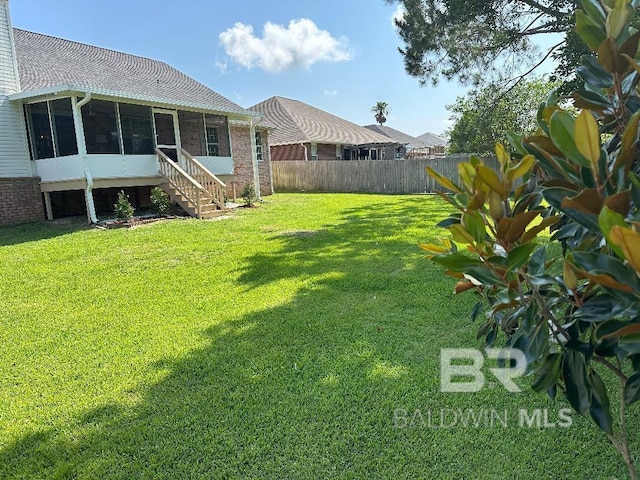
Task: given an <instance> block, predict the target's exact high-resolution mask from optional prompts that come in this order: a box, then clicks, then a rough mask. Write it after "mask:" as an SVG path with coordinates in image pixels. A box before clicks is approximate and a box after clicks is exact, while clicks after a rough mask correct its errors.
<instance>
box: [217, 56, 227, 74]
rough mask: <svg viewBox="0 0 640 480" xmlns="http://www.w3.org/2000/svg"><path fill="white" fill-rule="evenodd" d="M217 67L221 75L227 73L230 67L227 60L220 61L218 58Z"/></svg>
mask: <svg viewBox="0 0 640 480" xmlns="http://www.w3.org/2000/svg"><path fill="white" fill-rule="evenodd" d="M215 65H216V67H217V68H218V70H220V73H222V74H225V73H227V70H228V67H229V65H228V62H227V60H226V59H222V60H220V58H218V57H216V63H215Z"/></svg>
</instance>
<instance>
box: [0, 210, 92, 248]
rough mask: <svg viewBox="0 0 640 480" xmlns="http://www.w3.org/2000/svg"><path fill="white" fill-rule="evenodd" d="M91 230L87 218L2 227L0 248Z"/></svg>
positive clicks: (0, 228) (71, 218)
mask: <svg viewBox="0 0 640 480" xmlns="http://www.w3.org/2000/svg"><path fill="white" fill-rule="evenodd" d="M88 228H90V226H89V225H88V224H87V218H86V217H70V218H62V219H60V220H53V221H50V222H36V223H25V224H23V225H16V226H14V227H0V247H6V246H9V245H17V244H20V243H27V242H37V241H39V240H46V239H49V238H55V237H59V236H61V235H67V234H70V233H74V232H77V231H80V230H86V229H88Z"/></svg>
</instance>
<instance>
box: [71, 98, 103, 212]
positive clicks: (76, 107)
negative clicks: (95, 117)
mask: <svg viewBox="0 0 640 480" xmlns="http://www.w3.org/2000/svg"><path fill="white" fill-rule="evenodd" d="M89 100H91V92H87V93H86V94H85V96H84V98H83V99H82V100H80V101H79V102H78V101H77V100H76V97H75V96H74V97H71V106H72V107H73V123H74V124H75V126H76V142H77V143H78V153H79V154H80V163H81V164H82V171H83V173H84V178H85V179H86V181H87V188H86V189H85V191H84V197H85V200H86V202H87V216H88V217H89V221H90V222H91V223H98V217H97V216H96V206H95V204H94V203H93V177H92V176H91V172H90V171H89V166H88V165H87V162H86V156H87V144H86V142H85V140H84V125H83V123H82V114H81V111H80V109H81V108H82V106H83V105H86V104H87V103H89Z"/></svg>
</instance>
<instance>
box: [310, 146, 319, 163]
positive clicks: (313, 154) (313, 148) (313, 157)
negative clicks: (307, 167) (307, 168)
mask: <svg viewBox="0 0 640 480" xmlns="http://www.w3.org/2000/svg"><path fill="white" fill-rule="evenodd" d="M311 160H318V144H317V143H312V144H311Z"/></svg>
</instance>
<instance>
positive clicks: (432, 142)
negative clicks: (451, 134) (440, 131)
mask: <svg viewBox="0 0 640 480" xmlns="http://www.w3.org/2000/svg"><path fill="white" fill-rule="evenodd" d="M418 140H422V142H423V143H424V144H425V145H427V146H428V147H437V146H439V145H447V144H448V143H449V141H448V140H447V139H446V138H442V137H440V136H438V135H436V134H435V133H429V132H427V133H423V134H422V135H419V136H418Z"/></svg>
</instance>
